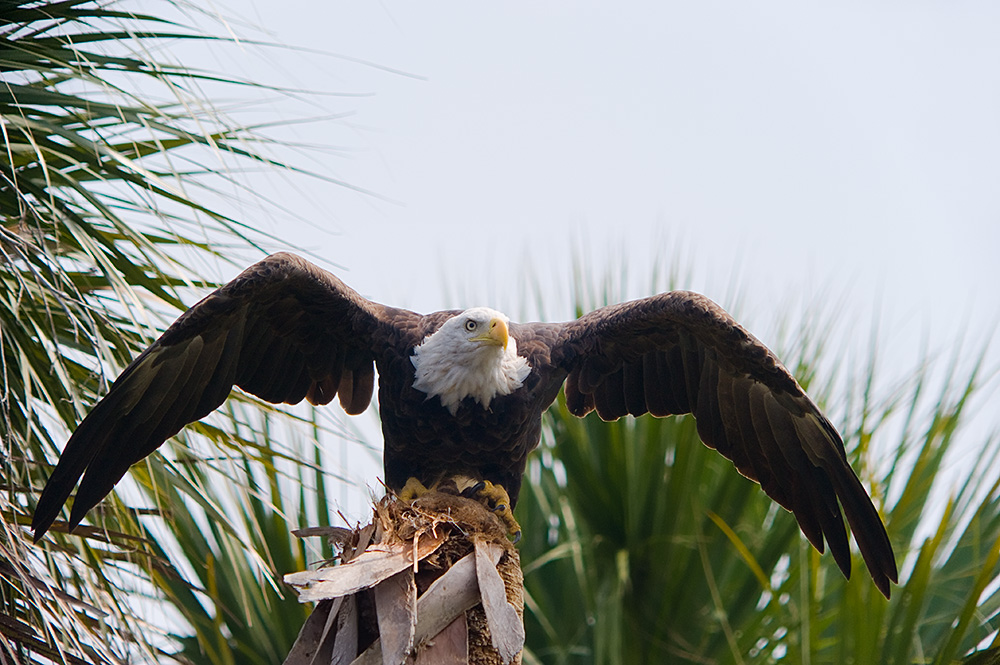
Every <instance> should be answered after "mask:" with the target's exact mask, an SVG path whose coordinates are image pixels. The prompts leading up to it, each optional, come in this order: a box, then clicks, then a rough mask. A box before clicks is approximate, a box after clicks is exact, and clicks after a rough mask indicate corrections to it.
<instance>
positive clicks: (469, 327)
mask: <svg viewBox="0 0 1000 665" xmlns="http://www.w3.org/2000/svg"><path fill="white" fill-rule="evenodd" d="M465 329H466V330H468V331H469V332H472V331H473V330H475V329H476V322H475V321H473V320H472V319H469V320H468V321H466V322H465Z"/></svg>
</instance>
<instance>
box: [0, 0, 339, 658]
mask: <svg viewBox="0 0 1000 665" xmlns="http://www.w3.org/2000/svg"><path fill="white" fill-rule="evenodd" d="M0 17H2V19H3V20H2V22H0V35H2V37H3V39H2V40H0V77H2V82H3V85H2V86H0V123H2V124H0V129H2V138H3V150H2V151H0V381H2V387H3V400H2V405H0V406H2V409H0V416H2V421H0V422H2V425H0V446H2V447H0V465H2V479H0V485H2V489H3V491H2V493H0V517H2V519H0V660H4V661H8V662H9V661H10V660H13V661H15V662H34V661H35V660H36V659H39V658H40V659H49V660H55V661H59V660H65V661H69V662H79V660H82V661H85V662H113V661H116V660H122V659H127V658H131V657H135V656H141V657H144V658H147V659H159V657H160V656H161V655H162V653H164V652H174V651H176V650H177V648H178V641H177V640H178V639H183V635H184V634H186V633H187V632H188V630H190V629H189V628H186V627H185V622H187V625H189V626H191V627H192V629H194V630H195V633H194V636H193V638H192V642H193V643H194V646H193V648H191V649H190V653H191V654H194V655H197V656H201V655H204V654H211V655H214V658H212V660H213V662H232V661H233V659H234V656H233V654H234V653H239V650H240V649H243V650H244V654H252V655H253V656H254V657H256V658H258V660H257V662H270V661H271V660H273V659H274V653H271V654H270V656H269V655H268V654H269V652H268V650H267V648H271V649H272V650H273V649H274V646H273V644H279V645H280V644H282V639H283V640H284V642H283V644H284V645H285V647H286V646H287V645H288V644H290V643H291V640H292V639H294V630H293V629H290V630H291V632H290V634H288V635H285V634H283V633H282V632H281V631H280V630H276V629H275V630H273V631H272V632H271V633H270V636H271V637H273V638H274V639H272V640H271V644H270V646H269V647H265V646H263V645H262V644H261V640H259V639H258V640H257V641H256V642H255V641H254V640H253V639H249V638H248V639H243V638H244V637H246V635H248V634H250V633H252V632H256V633H260V632H261V631H260V626H261V624H262V623H267V624H268V625H270V626H271V627H272V628H274V627H275V623H274V618H273V616H272V613H274V612H276V610H277V607H278V606H280V605H281V602H282V601H281V599H280V594H275V593H273V589H274V586H275V585H274V583H273V581H270V582H269V581H268V580H269V578H271V577H273V575H272V571H271V570H270V568H269V564H274V563H275V562H274V561H273V560H270V561H269V560H267V559H266V558H263V557H267V556H268V550H266V549H265V548H263V547H260V548H259V549H258V551H259V552H261V553H262V554H259V555H249V554H247V552H250V551H253V550H250V549H249V547H248V543H245V542H244V541H245V540H250V541H252V542H253V543H254V544H257V543H259V542H260V541H261V540H262V539H270V540H271V541H272V543H271V546H272V550H270V552H271V553H273V556H275V557H281V556H284V557H286V560H282V561H279V562H278V564H277V565H278V567H280V568H281V570H282V572H285V571H286V570H287V568H286V566H290V565H292V564H291V562H290V561H288V560H287V557H289V556H291V557H293V558H294V557H295V556H298V557H300V558H301V557H303V556H304V554H303V553H302V551H301V548H298V546H297V544H293V543H289V542H288V540H289V536H288V534H287V529H285V528H284V520H275V519H274V517H275V514H276V512H278V511H280V510H281V509H282V507H283V506H284V507H285V508H288V507H289V505H288V503H289V500H287V499H286V500H284V501H279V502H277V503H272V502H271V500H270V499H271V498H272V496H273V495H269V493H268V492H262V493H260V494H254V493H253V489H252V488H253V481H254V480H255V479H256V477H257V476H259V475H260V474H261V473H264V474H265V475H266V476H267V477H270V478H273V479H275V482H277V481H276V478H277V477H278V475H281V474H286V473H287V474H290V475H292V476H293V477H296V476H301V475H302V474H303V473H305V471H304V470H306V469H309V468H310V467H312V466H313V460H312V459H311V458H310V457H309V456H307V457H306V458H305V459H301V458H300V453H299V452H297V451H296V452H289V453H284V454H283V455H278V454H276V453H274V452H272V451H271V450H270V449H269V448H268V447H267V446H266V445H265V444H264V443H261V441H266V438H265V437H263V436H254V437H253V439H254V440H251V441H248V442H245V443H248V444H249V445H247V446H238V445H237V444H238V443H242V441H241V439H240V437H239V436H238V434H239V432H240V431H241V427H242V429H243V430H246V429H247V427H246V422H247V421H248V420H252V422H253V423H254V424H253V427H252V429H253V430H255V431H256V430H260V429H261V426H262V421H261V420H260V418H259V417H256V416H253V415H252V414H254V413H255V412H257V411H258V409H257V408H256V407H255V406H253V405H249V406H234V407H233V410H232V411H230V412H229V414H228V416H229V417H228V418H227V417H226V416H225V415H223V416H222V417H220V418H219V419H218V420H217V421H214V423H213V424H212V425H209V424H206V425H203V426H202V427H201V428H200V430H199V432H200V433H201V435H203V436H204V437H207V438H209V439H212V440H215V441H216V442H219V443H222V444H223V445H229V446H230V447H231V448H230V449H236V450H238V451H239V452H238V453H237V455H236V457H235V459H233V460H230V461H228V462H225V463H223V462H220V461H219V460H218V459H217V458H218V453H217V452H215V453H213V454H214V456H215V458H216V459H215V461H210V460H206V459H204V458H201V457H198V456H197V454H196V453H192V452H186V451H185V452H181V453H179V454H177V453H175V454H174V455H173V459H174V461H173V462H165V461H164V459H163V458H159V457H158V458H156V459H154V460H153V461H151V462H150V464H149V465H148V466H147V468H146V473H145V474H143V473H142V472H141V471H140V472H139V474H138V475H139V476H140V478H139V482H138V483H137V484H135V485H134V486H133V488H132V490H131V492H132V494H131V499H132V500H133V501H139V502H140V505H142V501H143V500H142V497H143V496H144V495H145V496H146V497H153V498H154V499H155V498H158V497H160V496H161V495H162V496H165V497H166V498H167V499H168V500H169V501H170V502H171V505H175V506H176V505H182V501H189V502H194V503H195V505H199V502H200V505H201V507H202V508H203V509H204V510H207V511H214V513H212V514H213V516H214V517H220V519H219V520H218V521H217V522H214V523H213V524H215V525H216V528H215V530H214V531H212V532H211V533H208V534H202V533H201V532H200V530H199V526H203V525H196V524H193V523H192V522H191V520H193V519H195V518H191V517H189V516H188V515H187V514H186V513H184V514H181V513H177V514H176V516H177V517H179V519H176V520H174V521H173V522H172V524H171V525H172V526H173V527H174V528H175V529H176V531H177V534H176V536H171V535H170V534H165V533H164V532H163V531H162V530H161V531H159V532H156V533H146V532H145V531H144V528H145V525H143V524H141V523H140V519H139V518H140V515H139V514H138V513H136V511H134V510H130V509H128V508H127V507H126V505H125V503H124V502H123V501H121V500H120V499H119V498H117V497H113V498H112V499H111V500H110V501H109V502H106V503H105V504H104V509H103V510H102V511H101V512H99V513H97V514H95V520H96V521H95V522H93V523H94V524H96V525H97V526H98V527H100V528H96V529H85V530H83V536H84V537H83V538H80V537H78V536H74V537H64V536H60V535H58V534H54V535H53V537H52V538H51V539H50V538H46V540H45V541H44V543H43V544H42V546H33V545H32V544H31V543H30V541H29V540H28V539H27V531H26V529H25V526H26V525H27V523H28V522H29V521H30V514H31V510H32V507H33V504H34V496H35V492H36V491H37V490H38V489H39V488H40V487H41V485H42V483H43V482H44V479H45V477H46V476H47V475H48V472H47V469H48V468H49V467H48V465H49V464H51V462H52V461H53V460H54V459H55V458H56V456H57V451H58V450H59V449H60V447H61V442H62V441H64V440H65V437H66V433H67V431H68V429H70V428H72V427H74V426H75V425H76V423H77V422H78V421H79V419H80V417H81V416H82V414H83V413H84V411H85V410H86V409H87V408H89V406H90V405H92V404H93V403H94V402H95V401H96V399H97V398H98V396H99V394H100V393H102V392H103V390H104V388H103V385H102V384H103V381H104V377H105V376H106V375H111V376H113V375H114V374H116V373H117V371H119V370H120V369H121V368H122V367H124V365H125V364H127V362H128V361H129V360H130V359H131V358H132V357H133V356H134V355H135V354H136V353H137V351H138V349H139V348H141V346H144V345H145V344H146V343H148V341H149V339H150V336H151V334H152V333H155V331H156V330H157V329H158V328H159V327H161V326H162V324H163V319H162V315H169V314H171V313H172V312H176V308H178V307H181V306H182V300H183V299H182V297H181V295H179V291H178V289H180V288H181V287H191V286H207V285H203V284H201V283H199V282H197V281H196V280H193V279H192V278H191V277H190V275H191V274H192V271H190V270H188V269H187V268H186V267H185V264H186V263H189V262H196V261H204V260H205V259H206V258H208V257H212V256H215V255H216V250H215V249H214V246H213V245H212V244H211V241H212V240H216V241H225V242H227V243H228V244H229V247H230V248H231V247H232V246H233V244H234V243H235V244H237V245H242V246H244V247H250V245H251V240H250V238H248V237H247V236H245V235H244V229H243V228H242V227H241V226H240V225H239V224H238V223H236V222H234V221H233V220H231V219H229V218H227V217H226V216H224V215H222V214H219V213H217V212H215V211H213V210H211V209H209V208H207V207H205V206H204V205H202V204H200V203H199V202H198V201H196V200H195V199H193V198H191V197H190V196H189V195H188V194H187V193H186V192H187V191H188V190H190V189H192V188H199V187H207V188H208V189H209V190H211V189H212V187H213V184H212V178H213V177H215V175H214V173H216V172H220V173H221V175H220V176H219V177H221V178H223V179H224V180H221V181H216V185H214V186H216V187H218V186H221V185H222V184H223V182H225V183H226V184H228V183H229V181H228V180H225V178H227V177H228V175H227V174H226V172H225V170H224V169H225V166H224V165H225V164H227V163H229V164H231V163H233V160H237V161H238V160H244V161H247V160H250V161H253V160H258V161H260V160H263V158H261V157H259V155H258V154H257V153H255V152H254V151H253V150H254V148H253V146H254V140H255V137H254V136H253V135H251V134H249V133H248V132H246V131H244V130H241V129H240V128H238V127H236V126H233V125H232V124H230V123H229V122H228V121H226V119H225V118H224V117H222V116H221V115H219V114H217V113H215V112H214V111H213V110H212V108H211V106H210V105H208V104H207V103H206V102H204V101H203V100H201V99H200V98H199V97H198V93H197V90H196V89H194V90H190V89H189V88H192V87H193V85H195V84H196V83H197V81H199V80H213V81H216V82H225V79H218V78H215V77H210V76H207V75H202V74H199V73H198V72H195V71H191V70H189V69H186V68H184V67H179V66H174V65H171V64H170V63H168V62H165V61H154V60H152V59H151V58H150V56H149V53H151V52H154V51H156V50H157V46H158V45H159V44H161V43H166V42H175V41H176V40H178V39H181V40H185V39H203V38H204V37H203V36H202V35H200V34H198V33H197V32H194V31H188V30H185V29H183V28H182V27H180V26H178V25H176V24H173V23H170V22H167V21H165V20H162V19H158V18H156V17H153V16H146V15H137V14H134V13H130V12H129V11H128V9H127V8H126V7H118V6H114V5H111V4H109V3H103V2H93V1H87V0H66V1H63V2H39V1H37V0H34V1H30V2H29V1H12V2H4V3H3V5H2V7H0ZM151 98H164V99H169V100H171V101H170V102H168V103H154V102H149V101H145V100H147V99H151ZM220 168H221V169H222V171H220ZM287 423H288V420H287V419H284V420H282V421H281V424H282V426H285V425H287ZM307 425H308V423H307ZM281 457H285V458H290V459H292V461H291V462H290V463H289V464H287V465H285V467H283V466H282V459H280V458H281ZM255 458H256V459H255ZM248 460H255V462H256V463H255V464H254V465H252V468H250V466H251V465H250V464H249V462H248ZM212 466H214V467H218V468H220V469H221V470H222V472H228V473H233V474H235V480H236V483H229V484H226V485H225V486H224V487H223V488H221V489H220V488H219V487H215V488H214V491H212V492H200V491H199V489H197V487H196V484H197V483H198V482H202V483H211V482H212V481H210V480H208V479H207V478H206V476H207V474H208V473H209V471H207V470H206V469H208V468H209V467H212ZM248 468H249V469H250V470H246V469H248ZM261 469H265V471H263V472H262V471H261ZM268 474H270V475H268ZM215 480H216V481H217V478H216V479H215ZM309 480H310V483H311V484H312V485H313V486H316V485H317V484H318V485H320V486H321V485H322V482H321V481H317V479H316V478H315V477H312V478H310V479H309ZM234 494H239V495H242V496H244V497H245V496H251V497H252V498H253V499H254V501H250V502H248V503H247V504H246V505H247V506H248V507H249V508H252V512H249V513H246V514H242V513H236V514H235V516H233V515H232V514H230V513H227V512H226V511H225V510H224V508H221V507H223V506H226V502H227V501H232V500H233V495H234ZM314 496H318V497H319V498H321V499H322V498H323V494H322V489H320V491H319V493H318V494H316V493H314ZM182 497H185V498H183V499H182ZM192 497H194V499H192ZM130 503H131V501H130ZM145 505H150V506H152V507H154V510H158V508H157V507H158V506H161V505H167V504H165V503H163V502H148V503H146V504H145ZM326 510H327V507H326V505H325V502H323V503H322V510H320V509H318V508H316V507H315V506H312V507H311V508H310V511H311V512H312V513H313V514H314V515H316V514H319V516H320V518H321V519H328V516H327V514H326ZM181 517H182V518H181ZM279 525H280V526H279ZM56 531H58V529H56ZM282 538H284V541H283V540H282ZM275 542H277V543H281V544H282V547H281V548H274V543H275ZM275 552H277V553H275ZM282 553H283V554H282ZM222 573H224V575H223V574H222ZM273 574H277V573H276V572H275V573H273ZM199 585H200V587H201V588H199ZM269 592H270V593H271V596H270V597H268V595H267V594H268V593H269ZM164 594H166V597H167V598H166V600H167V602H168V603H173V604H174V605H175V607H177V608H180V609H179V610H178V611H176V612H171V613H170V614H169V616H170V617H171V619H170V620H169V621H167V622H163V621H158V622H157V621H151V620H150V619H149V617H151V616H158V615H161V614H162V613H163V612H164V611H165V610H164V609H163V608H164V605H163V604H164V600H163V598H164ZM143 597H145V598H147V600H146V601H143V602H142V603H140V604H141V605H144V606H145V608H146V609H147V610H149V611H142V610H139V611H137V603H136V599H137V598H139V599H141V598H143ZM249 598H254V599H259V600H260V603H258V604H254V603H253V602H249V603H246V604H243V603H244V601H247V600H248V599H249ZM234 605H240V607H239V608H238V609H234V608H233V606H234ZM150 607H151V608H152V609H151V610H150ZM291 608H294V610H295V611H298V612H299V614H298V615H297V616H298V618H297V619H296V618H295V614H294V612H292V613H291V614H289V610H290V609H291ZM240 610H242V611H240ZM274 616H286V617H287V618H288V621H289V624H290V625H295V624H297V623H301V620H302V618H303V617H304V616H305V613H304V611H303V610H302V609H301V608H299V607H298V606H297V604H295V603H294V602H292V603H291V604H290V605H289V606H288V607H286V608H285V611H284V614H282V612H280V611H279V612H277V613H276V614H275V615H274ZM255 621H256V625H254V623H255ZM227 623H229V624H230V626H229V627H227V628H226V629H225V630H223V629H222V627H223V626H225V625H226V624H227ZM232 626H244V627H245V632H242V633H241V632H240V630H239V629H236V630H234V629H233V628H232ZM227 633H228V634H227ZM180 646H181V647H182V650H183V647H184V643H183V641H182V642H181V643H180ZM285 647H282V646H279V647H277V648H278V649H279V650H280V649H282V648H285Z"/></svg>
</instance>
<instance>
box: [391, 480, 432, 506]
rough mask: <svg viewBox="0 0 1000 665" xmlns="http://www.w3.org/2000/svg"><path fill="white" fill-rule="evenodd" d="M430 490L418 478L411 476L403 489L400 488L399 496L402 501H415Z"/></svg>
mask: <svg viewBox="0 0 1000 665" xmlns="http://www.w3.org/2000/svg"><path fill="white" fill-rule="evenodd" d="M428 492H430V490H429V489H427V487H426V486H425V485H424V484H423V483H422V482H420V481H419V480H417V479H416V478H409V479H408V480H407V481H406V484H405V485H403V489H401V490H399V494H398V496H399V499H400V501H413V500H414V499H416V498H419V497H421V496H423V495H424V494H427V493H428Z"/></svg>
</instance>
